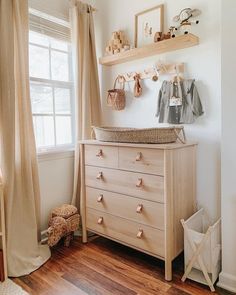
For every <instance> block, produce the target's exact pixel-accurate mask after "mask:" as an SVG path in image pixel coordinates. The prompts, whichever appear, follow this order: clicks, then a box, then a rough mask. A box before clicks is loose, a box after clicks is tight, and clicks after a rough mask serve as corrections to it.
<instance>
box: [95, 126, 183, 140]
mask: <svg viewBox="0 0 236 295" xmlns="http://www.w3.org/2000/svg"><path fill="white" fill-rule="evenodd" d="M93 131H94V133H95V138H96V139H97V140H100V141H109V142H129V143H172V142H176V140H177V139H179V140H180V141H181V142H182V143H185V134H184V127H183V126H178V127H176V126H175V127H162V128H144V129H138V128H120V127H95V126H94V127H93ZM181 132H182V138H181V137H180V134H181Z"/></svg>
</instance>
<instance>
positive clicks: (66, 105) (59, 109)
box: [55, 88, 71, 114]
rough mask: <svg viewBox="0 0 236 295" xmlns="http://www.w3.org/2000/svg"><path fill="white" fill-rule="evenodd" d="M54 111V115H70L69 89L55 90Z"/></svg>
mask: <svg viewBox="0 0 236 295" xmlns="http://www.w3.org/2000/svg"><path fill="white" fill-rule="evenodd" d="M55 111H56V114H70V113H71V105H70V89H66V88H55Z"/></svg>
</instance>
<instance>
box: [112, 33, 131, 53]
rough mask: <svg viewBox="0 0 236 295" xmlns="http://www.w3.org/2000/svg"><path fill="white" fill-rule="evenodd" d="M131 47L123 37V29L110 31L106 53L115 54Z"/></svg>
mask: <svg viewBox="0 0 236 295" xmlns="http://www.w3.org/2000/svg"><path fill="white" fill-rule="evenodd" d="M131 48H132V47H131V46H130V43H129V41H128V40H127V39H126V37H125V33H124V32H123V31H117V32H113V33H112V37H111V40H110V41H109V43H108V46H107V47H106V54H107V55H112V54H117V53H120V52H124V51H127V50H130V49H131Z"/></svg>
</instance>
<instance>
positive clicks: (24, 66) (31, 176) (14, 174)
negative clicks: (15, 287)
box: [0, 0, 50, 277]
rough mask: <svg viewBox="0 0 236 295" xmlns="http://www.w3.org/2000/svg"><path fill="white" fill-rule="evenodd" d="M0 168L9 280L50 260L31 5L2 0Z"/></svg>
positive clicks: (0, 35) (0, 24) (23, 1)
mask: <svg viewBox="0 0 236 295" xmlns="http://www.w3.org/2000/svg"><path fill="white" fill-rule="evenodd" d="M0 40H1V46H0V166H1V168H2V176H3V182H4V185H5V209H6V227H7V228H6V230H7V258H8V271H9V276H14V277H15V276H21V275H25V274H29V273H30V272H32V271H34V270H35V269H37V268H38V267H40V266H41V265H42V264H43V263H44V262H45V261H46V260H47V259H48V258H49V257H50V251H49V248H48V247H47V246H40V245H39V243H38V240H39V226H40V224H39V216H40V211H39V210H40V192H39V179H38V168H37V159H36V149H35V141H34V134H33V124H32V113H31V106H30V94H29V70H28V3H27V0H0Z"/></svg>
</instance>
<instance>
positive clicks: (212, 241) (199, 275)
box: [181, 209, 221, 291]
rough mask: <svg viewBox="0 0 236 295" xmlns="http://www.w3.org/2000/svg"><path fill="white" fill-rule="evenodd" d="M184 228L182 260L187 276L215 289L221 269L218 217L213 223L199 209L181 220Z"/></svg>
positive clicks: (184, 278)
mask: <svg viewBox="0 0 236 295" xmlns="http://www.w3.org/2000/svg"><path fill="white" fill-rule="evenodd" d="M181 223H182V225H183V228H184V260H185V274H184V276H183V278H182V281H185V280H186V279H187V278H188V279H191V280H194V281H197V282H199V283H202V284H205V285H208V286H209V287H210V289H211V291H215V288H214V283H215V282H216V280H217V278H218V276H219V272H220V269H221V231H220V226H221V225H220V223H221V222H220V219H219V220H218V221H216V222H215V223H214V224H213V225H211V224H210V222H209V219H208V217H207V215H206V213H205V211H204V209H200V210H199V211H198V212H196V213H195V214H194V215H192V216H191V217H190V218H189V219H188V220H186V221H184V220H183V219H182V220H181Z"/></svg>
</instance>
